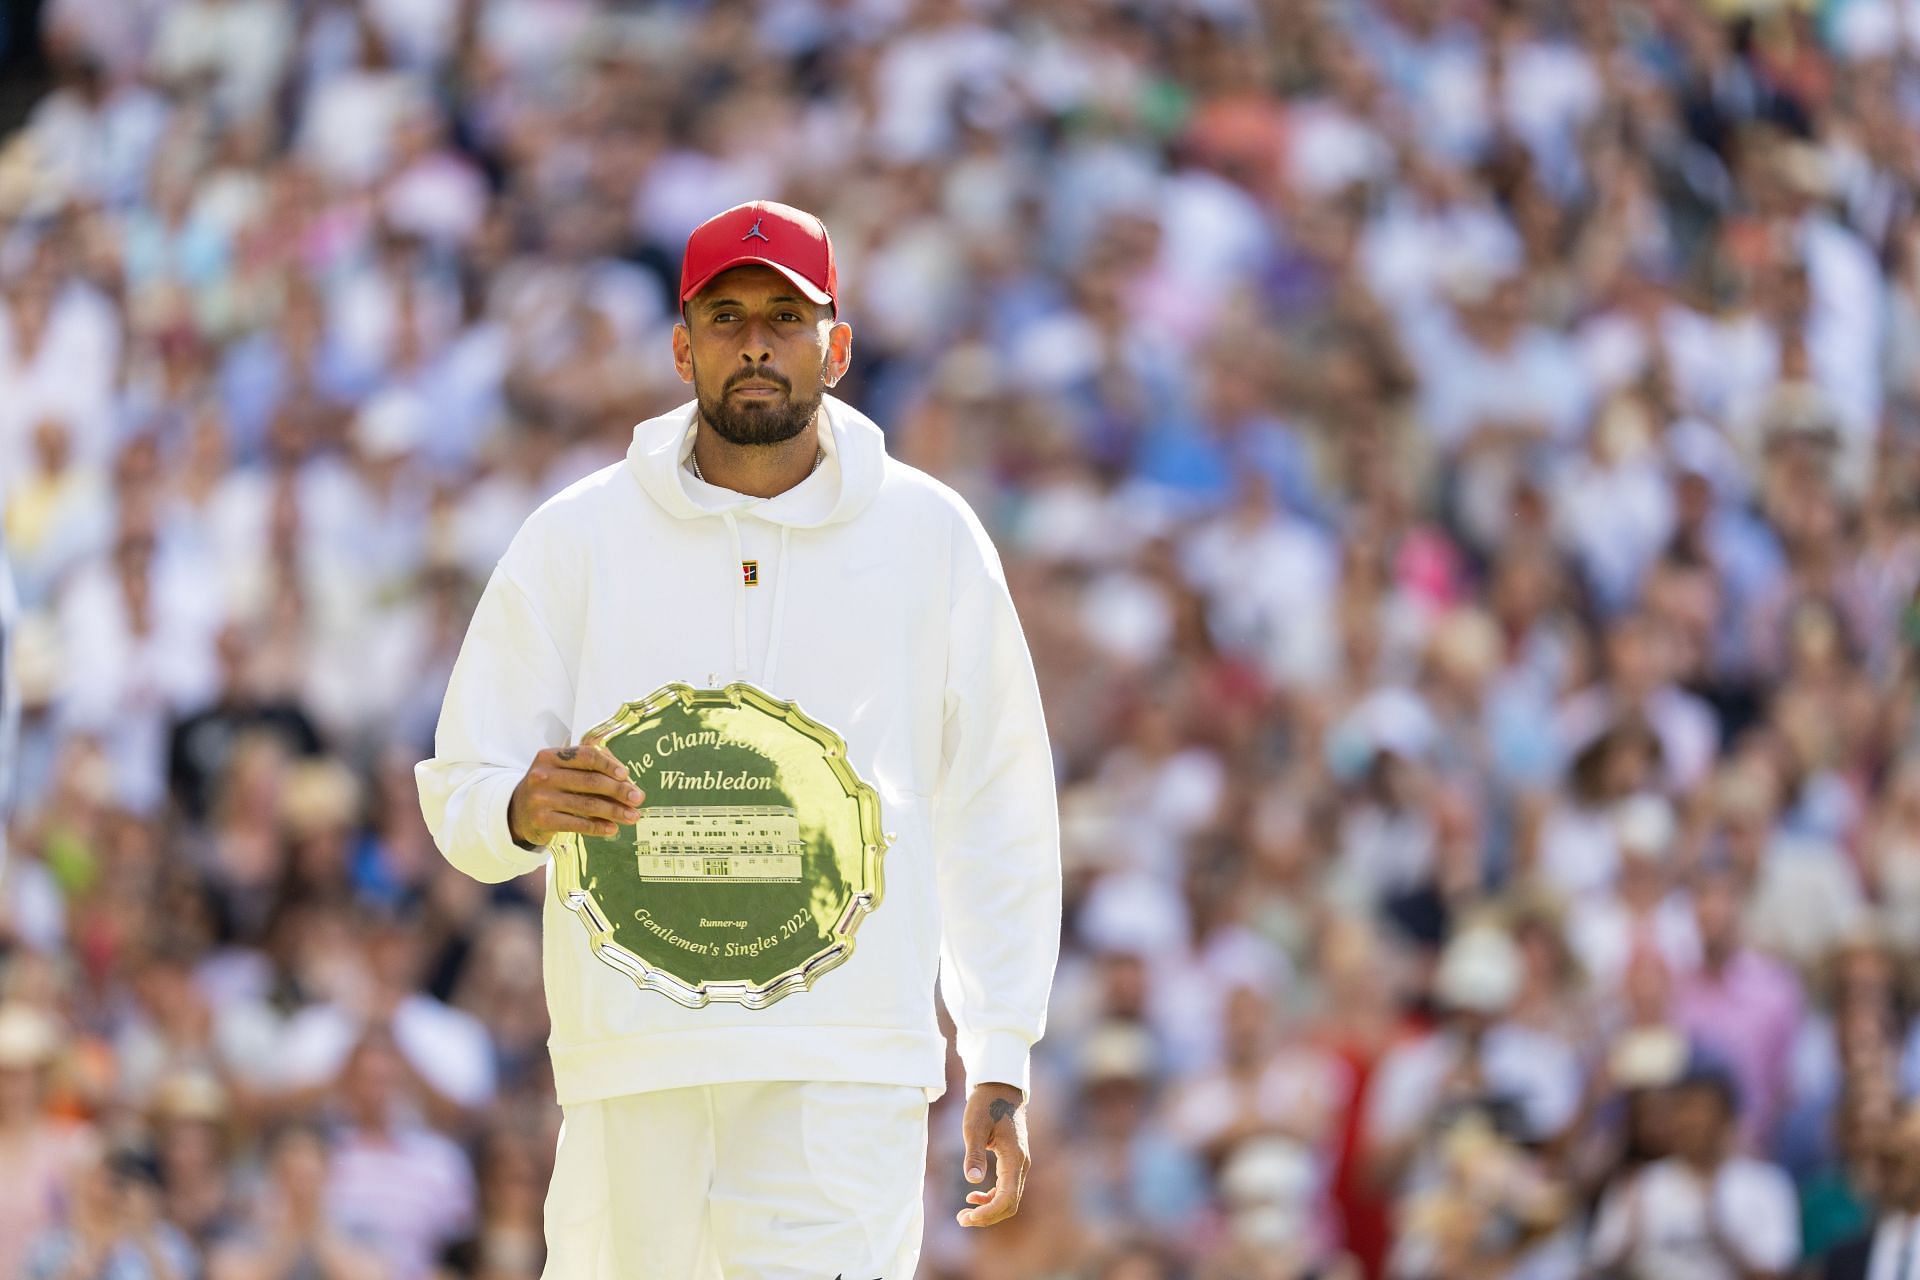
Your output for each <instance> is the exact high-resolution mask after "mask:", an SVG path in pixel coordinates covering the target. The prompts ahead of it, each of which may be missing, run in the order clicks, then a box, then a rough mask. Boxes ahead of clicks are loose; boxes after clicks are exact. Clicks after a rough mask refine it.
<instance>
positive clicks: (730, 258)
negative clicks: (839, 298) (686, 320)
mask: <svg viewBox="0 0 1920 1280" xmlns="http://www.w3.org/2000/svg"><path fill="white" fill-rule="evenodd" d="M748 262H758V263H761V264H763V265H765V266H769V267H772V268H773V269H774V270H775V271H778V272H779V273H780V274H781V275H783V276H785V277H786V278H787V279H789V280H791V281H793V285H794V288H796V289H798V290H800V292H802V293H804V294H806V295H807V297H809V298H811V299H812V300H813V301H814V302H816V303H818V304H819V305H821V306H823V307H824V306H827V305H829V304H830V303H832V302H833V300H834V295H835V293H837V292H838V291H839V285H840V280H839V276H838V275H837V274H836V272H835V270H834V266H833V241H831V240H829V239H828V238H827V224H826V223H824V222H822V221H820V219H818V218H816V217H814V216H813V215H812V214H810V213H807V212H805V211H804V210H800V209H796V208H794V207H793V206H792V205H790V204H781V203H779V202H778V201H775V200H754V201H752V202H750V203H748V204H737V205H735V206H733V208H731V209H729V210H727V211H726V212H725V213H716V214H715V215H714V216H713V217H711V218H708V219H707V220H706V221H705V222H703V223H701V224H700V225H699V226H697V227H695V228H694V229H693V234H692V235H690V236H688V237H687V256H686V257H685V258H684V259H682V261H681V264H680V303H681V305H682V306H685V305H686V303H687V300H688V299H689V298H691V297H693V295H694V294H696V293H698V292H700V291H701V290H702V289H704V288H706V287H707V282H708V281H710V280H712V279H713V278H714V277H715V276H717V275H719V274H720V273H721V272H722V271H725V270H727V269H728V268H730V267H737V266H740V265H741V264H743V263H748Z"/></svg>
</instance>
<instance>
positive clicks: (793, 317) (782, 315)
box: [779, 311, 800, 323]
mask: <svg viewBox="0 0 1920 1280" xmlns="http://www.w3.org/2000/svg"><path fill="white" fill-rule="evenodd" d="M779 318H780V319H782V320H792V321H794V322H796V323H798V322H799V319H800V317H799V316H797V315H795V314H794V313H793V312H791V311H782V312H781V313H780V315H779Z"/></svg>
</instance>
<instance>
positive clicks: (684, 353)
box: [673, 324, 693, 382]
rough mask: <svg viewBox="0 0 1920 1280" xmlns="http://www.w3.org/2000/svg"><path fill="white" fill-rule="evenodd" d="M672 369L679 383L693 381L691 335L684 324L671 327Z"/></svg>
mask: <svg viewBox="0 0 1920 1280" xmlns="http://www.w3.org/2000/svg"><path fill="white" fill-rule="evenodd" d="M673 368H674V372H676V373H678V374H679V375H680V381H682V382H692V381H693V335H692V334H691V333H689V332H688V331H687V326H686V325H684V324H677V325H675V326H673Z"/></svg>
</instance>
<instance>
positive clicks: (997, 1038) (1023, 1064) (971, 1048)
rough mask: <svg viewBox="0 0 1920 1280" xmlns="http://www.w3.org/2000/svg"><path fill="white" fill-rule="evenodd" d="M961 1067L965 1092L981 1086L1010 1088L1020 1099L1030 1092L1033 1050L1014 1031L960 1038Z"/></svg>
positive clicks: (993, 1032)
mask: <svg viewBox="0 0 1920 1280" xmlns="http://www.w3.org/2000/svg"><path fill="white" fill-rule="evenodd" d="M959 1047H960V1063H961V1065H962V1066H964V1067H965V1068H966V1069H967V1092H968V1093H972V1092H973V1091H974V1090H975V1089H976V1088H978V1087H979V1086H981V1085H983V1084H1010V1085H1012V1086H1013V1087H1014V1088H1016V1089H1018V1090H1019V1091H1020V1092H1021V1093H1022V1094H1023V1095H1025V1094H1030V1093H1032V1092H1033V1090H1032V1088H1031V1087H1030V1081H1029V1078H1028V1066H1029V1062H1030V1059H1031V1055H1032V1046H1031V1045H1030V1044H1028V1042H1027V1038H1026V1037H1025V1036H1022V1035H1020V1034H1019V1033H1017V1032H1013V1031H985V1032H981V1033H979V1034H977V1035H962V1036H960V1037H959Z"/></svg>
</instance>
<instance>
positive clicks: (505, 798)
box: [486, 771, 547, 875]
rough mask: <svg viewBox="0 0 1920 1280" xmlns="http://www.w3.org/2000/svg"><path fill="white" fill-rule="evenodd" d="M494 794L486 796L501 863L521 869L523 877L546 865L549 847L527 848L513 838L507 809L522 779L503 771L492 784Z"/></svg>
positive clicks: (488, 823)
mask: <svg viewBox="0 0 1920 1280" xmlns="http://www.w3.org/2000/svg"><path fill="white" fill-rule="evenodd" d="M492 785H493V794H492V795H490V796H488V797H487V806H486V815H487V819H486V820H487V828H486V829H487V831H488V832H490V833H494V836H495V838H494V842H493V843H494V847H495V848H496V849H498V850H499V853H500V860H501V861H502V862H504V863H506V864H507V865H509V866H515V865H517V866H519V868H520V871H519V874H520V875H525V874H526V873H527V872H529V871H534V870H537V869H538V868H540V867H543V866H545V865H546V862H547V846H545V845H543V844H540V845H524V844H521V843H520V842H519V841H518V840H516V839H514V836H513V828H512V826H510V825H509V824H508V822H507V807H508V806H509V805H511V804H512V803H513V789H514V788H515V787H517V786H519V785H520V779H519V778H516V777H514V776H513V774H512V773H511V771H503V772H502V774H501V776H500V779H499V780H498V781H497V782H495V783H493V784H492Z"/></svg>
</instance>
